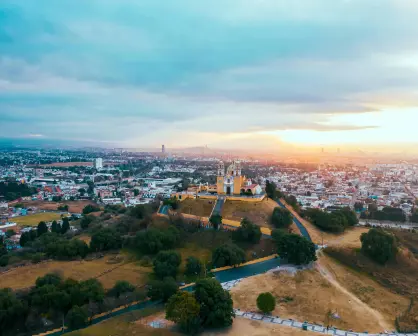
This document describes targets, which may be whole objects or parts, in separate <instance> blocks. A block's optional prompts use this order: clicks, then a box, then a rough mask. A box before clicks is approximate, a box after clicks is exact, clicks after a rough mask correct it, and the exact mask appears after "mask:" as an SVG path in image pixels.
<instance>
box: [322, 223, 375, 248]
mask: <svg viewBox="0 0 418 336" xmlns="http://www.w3.org/2000/svg"><path fill="white" fill-rule="evenodd" d="M369 230H370V229H369V228H363V227H354V228H351V229H347V230H346V231H345V232H344V233H343V234H341V235H340V236H339V237H338V238H335V239H334V240H331V241H328V242H327V244H328V246H340V247H348V248H360V247H361V241H360V236H361V235H362V234H363V233H366V232H368V231H369Z"/></svg>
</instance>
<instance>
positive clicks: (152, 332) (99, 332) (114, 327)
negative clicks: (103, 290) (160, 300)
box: [68, 306, 180, 336]
mask: <svg viewBox="0 0 418 336" xmlns="http://www.w3.org/2000/svg"><path fill="white" fill-rule="evenodd" d="M163 309H164V307H161V306H157V307H156V308H146V309H143V310H138V311H133V312H130V313H126V314H123V315H121V316H118V317H114V318H111V319H109V320H107V321H104V322H101V323H99V324H96V325H93V326H91V327H88V328H86V329H82V330H77V331H73V332H71V333H69V334H68V336H109V335H112V336H124V335H127V336H132V335H149V336H175V335H180V334H179V333H175V332H172V331H169V330H165V329H153V328H151V327H148V326H146V323H143V324H140V323H133V322H135V321H136V320H138V319H142V321H147V317H148V316H150V315H153V314H156V313H159V312H161V311H162V310H163Z"/></svg>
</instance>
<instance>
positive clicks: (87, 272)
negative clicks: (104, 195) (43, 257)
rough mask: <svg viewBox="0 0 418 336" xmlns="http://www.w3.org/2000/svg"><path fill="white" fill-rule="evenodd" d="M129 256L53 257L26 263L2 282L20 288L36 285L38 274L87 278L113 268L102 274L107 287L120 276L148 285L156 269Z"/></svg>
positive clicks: (3, 278) (133, 282)
mask: <svg viewBox="0 0 418 336" xmlns="http://www.w3.org/2000/svg"><path fill="white" fill-rule="evenodd" d="M126 259H127V258H126V257H124V256H122V257H120V259H119V258H115V257H114V256H105V257H104V258H101V259H96V260H93V261H84V260H82V261H50V262H46V263H41V264H36V265H30V266H24V267H19V268H15V269H13V270H12V271H11V272H9V273H5V274H2V275H0V284H1V287H2V288H6V287H9V288H13V289H20V288H26V287H30V286H33V285H34V284H35V281H36V279H37V278H38V277H40V276H44V275H45V274H47V273H51V272H58V273H59V274H61V275H62V276H64V277H70V278H73V279H76V280H86V279H89V278H93V277H97V276H99V275H100V274H101V273H103V272H105V271H107V270H111V269H113V270H112V271H111V272H109V273H106V274H104V275H103V276H100V277H99V280H100V281H101V282H102V283H103V286H104V287H105V288H111V287H112V286H113V285H114V284H115V282H116V281H117V280H127V281H129V282H131V283H132V284H134V285H137V286H142V285H144V284H145V283H146V281H147V279H148V273H150V272H151V271H152V269H151V268H146V267H141V266H139V265H138V264H137V263H124V261H126ZM115 267H117V268H115Z"/></svg>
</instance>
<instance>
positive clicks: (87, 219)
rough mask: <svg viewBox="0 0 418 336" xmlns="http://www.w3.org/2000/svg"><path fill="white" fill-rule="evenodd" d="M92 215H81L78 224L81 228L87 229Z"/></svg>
mask: <svg viewBox="0 0 418 336" xmlns="http://www.w3.org/2000/svg"><path fill="white" fill-rule="evenodd" d="M93 219H94V217H92V216H83V218H81V221H80V226H81V228H82V229H83V230H85V229H87V228H88V227H89V225H90V224H91V222H92V221H93Z"/></svg>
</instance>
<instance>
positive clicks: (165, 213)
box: [158, 205, 169, 216]
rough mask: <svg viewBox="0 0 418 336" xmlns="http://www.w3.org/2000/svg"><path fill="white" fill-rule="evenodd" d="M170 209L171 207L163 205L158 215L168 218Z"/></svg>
mask: <svg viewBox="0 0 418 336" xmlns="http://www.w3.org/2000/svg"><path fill="white" fill-rule="evenodd" d="M168 209H169V205H162V206H161V207H160V210H159V211H158V213H159V214H162V215H166V216H168Z"/></svg>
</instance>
